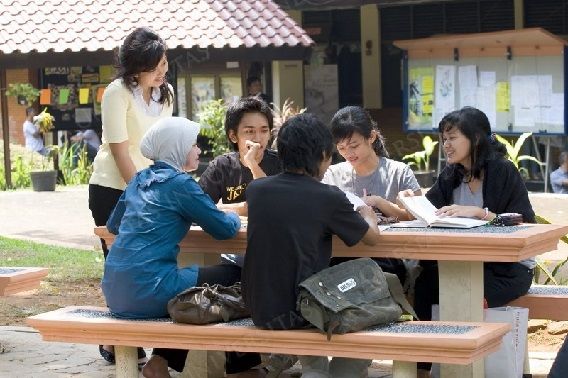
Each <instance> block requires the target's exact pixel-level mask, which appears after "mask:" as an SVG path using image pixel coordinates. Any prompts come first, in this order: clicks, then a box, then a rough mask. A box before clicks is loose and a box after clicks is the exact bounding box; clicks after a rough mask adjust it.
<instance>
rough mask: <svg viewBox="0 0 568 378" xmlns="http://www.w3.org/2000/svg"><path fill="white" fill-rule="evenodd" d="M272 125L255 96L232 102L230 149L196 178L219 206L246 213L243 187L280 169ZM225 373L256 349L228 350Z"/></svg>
mask: <svg viewBox="0 0 568 378" xmlns="http://www.w3.org/2000/svg"><path fill="white" fill-rule="evenodd" d="M272 127H273V118H272V111H271V110H270V108H269V107H268V105H267V104H266V103H265V102H263V101H261V100H260V99H258V98H255V97H245V98H242V99H240V100H238V101H237V102H235V103H232V104H231V105H229V107H228V108H227V113H226V115H225V133H226V135H227V139H228V140H229V142H230V144H231V147H232V148H233V150H234V151H233V152H229V153H226V154H223V155H221V156H217V157H216V158H215V159H214V160H213V161H212V162H211V163H209V166H208V167H207V168H206V169H205V172H203V174H202V175H201V177H200V179H199V185H200V186H201V188H203V191H204V192H205V193H207V194H209V196H210V197H211V199H212V200H213V202H215V203H218V202H220V204H219V205H218V206H219V208H220V209H224V210H233V211H236V212H237V213H238V214H239V215H242V216H246V215H247V209H246V202H245V201H246V195H245V191H246V187H247V185H249V184H250V182H252V181H253V180H255V179H257V178H259V177H265V176H271V175H275V174H277V173H280V172H281V168H280V161H279V160H278V156H277V155H276V152H274V151H272V150H270V149H268V146H269V143H270V137H271V131H272ZM221 257H222V260H223V261H225V262H230V263H233V264H236V265H238V266H239V267H242V265H243V261H244V260H243V256H242V255H235V254H222V255H221ZM226 357H227V373H237V372H240V371H244V370H247V369H249V368H251V367H253V366H256V365H258V364H260V362H261V359H260V356H259V355H258V353H238V354H236V353H227V355H226Z"/></svg>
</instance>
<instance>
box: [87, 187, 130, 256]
mask: <svg viewBox="0 0 568 378" xmlns="http://www.w3.org/2000/svg"><path fill="white" fill-rule="evenodd" d="M122 192H123V191H122V190H119V189H114V188H109V187H106V186H100V185H94V184H90V185H89V209H90V210H91V214H92V216H93V219H94V221H95V225H96V226H106V223H107V221H108V218H109V217H110V214H111V213H112V211H113V210H114V207H115V206H116V204H117V203H118V199H119V198H120V196H121V195H122ZM101 246H102V248H103V254H104V257H105V259H106V257H107V255H108V248H107V245H106V243H105V241H104V239H101Z"/></svg>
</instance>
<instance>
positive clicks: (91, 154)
mask: <svg viewBox="0 0 568 378" xmlns="http://www.w3.org/2000/svg"><path fill="white" fill-rule="evenodd" d="M70 140H71V142H73V143H78V144H79V145H81V146H82V145H84V146H85V148H86V149H87V157H88V158H89V161H93V160H94V158H95V156H96V155H97V151H98V150H99V147H100V145H101V140H100V139H99V136H98V135H97V133H96V132H95V130H93V129H86V130H83V131H79V132H78V133H77V134H75V135H73V136H72V137H71V138H70Z"/></svg>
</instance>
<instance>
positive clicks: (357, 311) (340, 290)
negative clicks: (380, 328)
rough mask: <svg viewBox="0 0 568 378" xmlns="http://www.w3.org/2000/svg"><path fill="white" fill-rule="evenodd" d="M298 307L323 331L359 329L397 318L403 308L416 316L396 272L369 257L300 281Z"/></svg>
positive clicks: (336, 266) (330, 268)
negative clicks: (382, 266)
mask: <svg viewBox="0 0 568 378" xmlns="http://www.w3.org/2000/svg"><path fill="white" fill-rule="evenodd" d="M297 305H298V310H299V311H300V313H301V314H302V316H303V317H304V318H305V319H306V320H307V321H309V322H310V323H311V324H312V325H314V326H315V327H317V328H318V329H319V330H321V331H322V332H324V333H327V338H328V340H329V339H331V334H333V333H336V334H343V333H347V332H356V331H359V330H362V329H365V328H368V327H370V326H374V325H378V324H388V323H392V322H395V321H397V320H398V319H399V318H400V316H401V315H402V309H401V307H402V308H404V310H405V311H406V312H408V313H409V314H411V315H413V316H414V317H415V318H417V317H416V314H415V313H414V310H413V309H412V307H411V306H410V304H409V303H408V301H407V300H406V297H405V296H404V292H403V289H402V285H401V284H400V281H399V280H398V277H397V276H396V275H395V274H390V273H384V272H383V271H382V270H381V268H380V267H379V266H378V265H377V263H375V262H374V261H373V260H371V259H370V258H360V259H355V260H350V261H346V262H344V263H341V264H338V265H335V266H332V267H329V268H326V269H324V270H322V271H320V272H318V273H316V274H314V275H313V276H311V277H309V278H308V279H306V280H304V281H302V282H301V283H300V293H299V296H298V302H297Z"/></svg>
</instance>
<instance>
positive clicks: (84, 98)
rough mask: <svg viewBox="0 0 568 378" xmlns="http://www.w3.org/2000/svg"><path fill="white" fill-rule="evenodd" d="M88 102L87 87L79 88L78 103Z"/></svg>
mask: <svg viewBox="0 0 568 378" xmlns="http://www.w3.org/2000/svg"><path fill="white" fill-rule="evenodd" d="M88 102H89V88H79V104H87V103H88Z"/></svg>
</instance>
